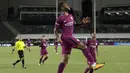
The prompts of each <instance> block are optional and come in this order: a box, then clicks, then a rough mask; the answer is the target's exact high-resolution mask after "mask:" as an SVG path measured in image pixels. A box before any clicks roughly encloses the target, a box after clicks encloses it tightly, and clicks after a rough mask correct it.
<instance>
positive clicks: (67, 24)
mask: <svg viewBox="0 0 130 73" xmlns="http://www.w3.org/2000/svg"><path fill="white" fill-rule="evenodd" d="M73 24H74V22H73V21H72V22H68V23H66V24H65V26H72V25H73Z"/></svg>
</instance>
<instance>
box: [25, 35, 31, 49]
mask: <svg viewBox="0 0 130 73" xmlns="http://www.w3.org/2000/svg"><path fill="white" fill-rule="evenodd" d="M26 46H27V47H28V48H29V50H30V47H31V40H30V38H28V39H27V41H26Z"/></svg>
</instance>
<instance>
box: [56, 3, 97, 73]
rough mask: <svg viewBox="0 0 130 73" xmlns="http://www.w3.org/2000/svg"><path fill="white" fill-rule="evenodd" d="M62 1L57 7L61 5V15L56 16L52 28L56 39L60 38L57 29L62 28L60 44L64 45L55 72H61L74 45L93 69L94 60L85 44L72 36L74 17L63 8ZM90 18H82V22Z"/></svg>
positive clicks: (86, 21)
mask: <svg viewBox="0 0 130 73" xmlns="http://www.w3.org/2000/svg"><path fill="white" fill-rule="evenodd" d="M63 4H64V3H61V4H60V5H61V6H59V7H61V8H60V9H61V11H62V12H63V13H62V15H60V16H59V17H58V19H57V20H56V23H55V28H54V33H55V35H56V39H58V40H59V39H60V37H59V34H58V29H59V28H60V29H61V30H62V35H61V40H62V43H63V44H62V45H63V47H64V50H62V53H63V54H62V60H61V63H60V65H59V68H58V71H57V73H63V71H64V68H65V66H66V64H67V63H68V60H69V56H70V54H71V50H72V48H73V47H76V48H78V49H80V50H81V51H82V52H83V54H84V56H85V57H86V59H87V60H89V62H90V66H91V68H93V69H94V67H95V66H96V62H95V61H94V59H93V57H92V55H91V54H90V52H89V51H88V50H87V46H85V45H84V44H83V43H81V42H80V41H79V40H78V39H76V38H75V37H74V36H73V30H74V22H75V21H74V18H73V16H72V15H71V14H69V13H68V11H69V10H68V8H65V7H64V6H63ZM89 22H90V20H89V18H88V17H87V18H86V19H85V20H83V23H84V24H87V23H89Z"/></svg>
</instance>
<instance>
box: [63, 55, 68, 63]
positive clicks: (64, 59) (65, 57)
mask: <svg viewBox="0 0 130 73" xmlns="http://www.w3.org/2000/svg"><path fill="white" fill-rule="evenodd" d="M68 60H69V55H64V56H63V58H62V62H63V63H64V64H67V63H68Z"/></svg>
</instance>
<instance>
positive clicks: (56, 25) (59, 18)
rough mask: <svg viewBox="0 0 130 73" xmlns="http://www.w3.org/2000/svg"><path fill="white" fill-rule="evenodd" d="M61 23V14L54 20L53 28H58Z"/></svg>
mask: <svg viewBox="0 0 130 73" xmlns="http://www.w3.org/2000/svg"><path fill="white" fill-rule="evenodd" d="M61 24H62V18H61V16H59V17H58V19H57V20H56V22H55V29H58V28H59V27H60V26H61Z"/></svg>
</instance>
